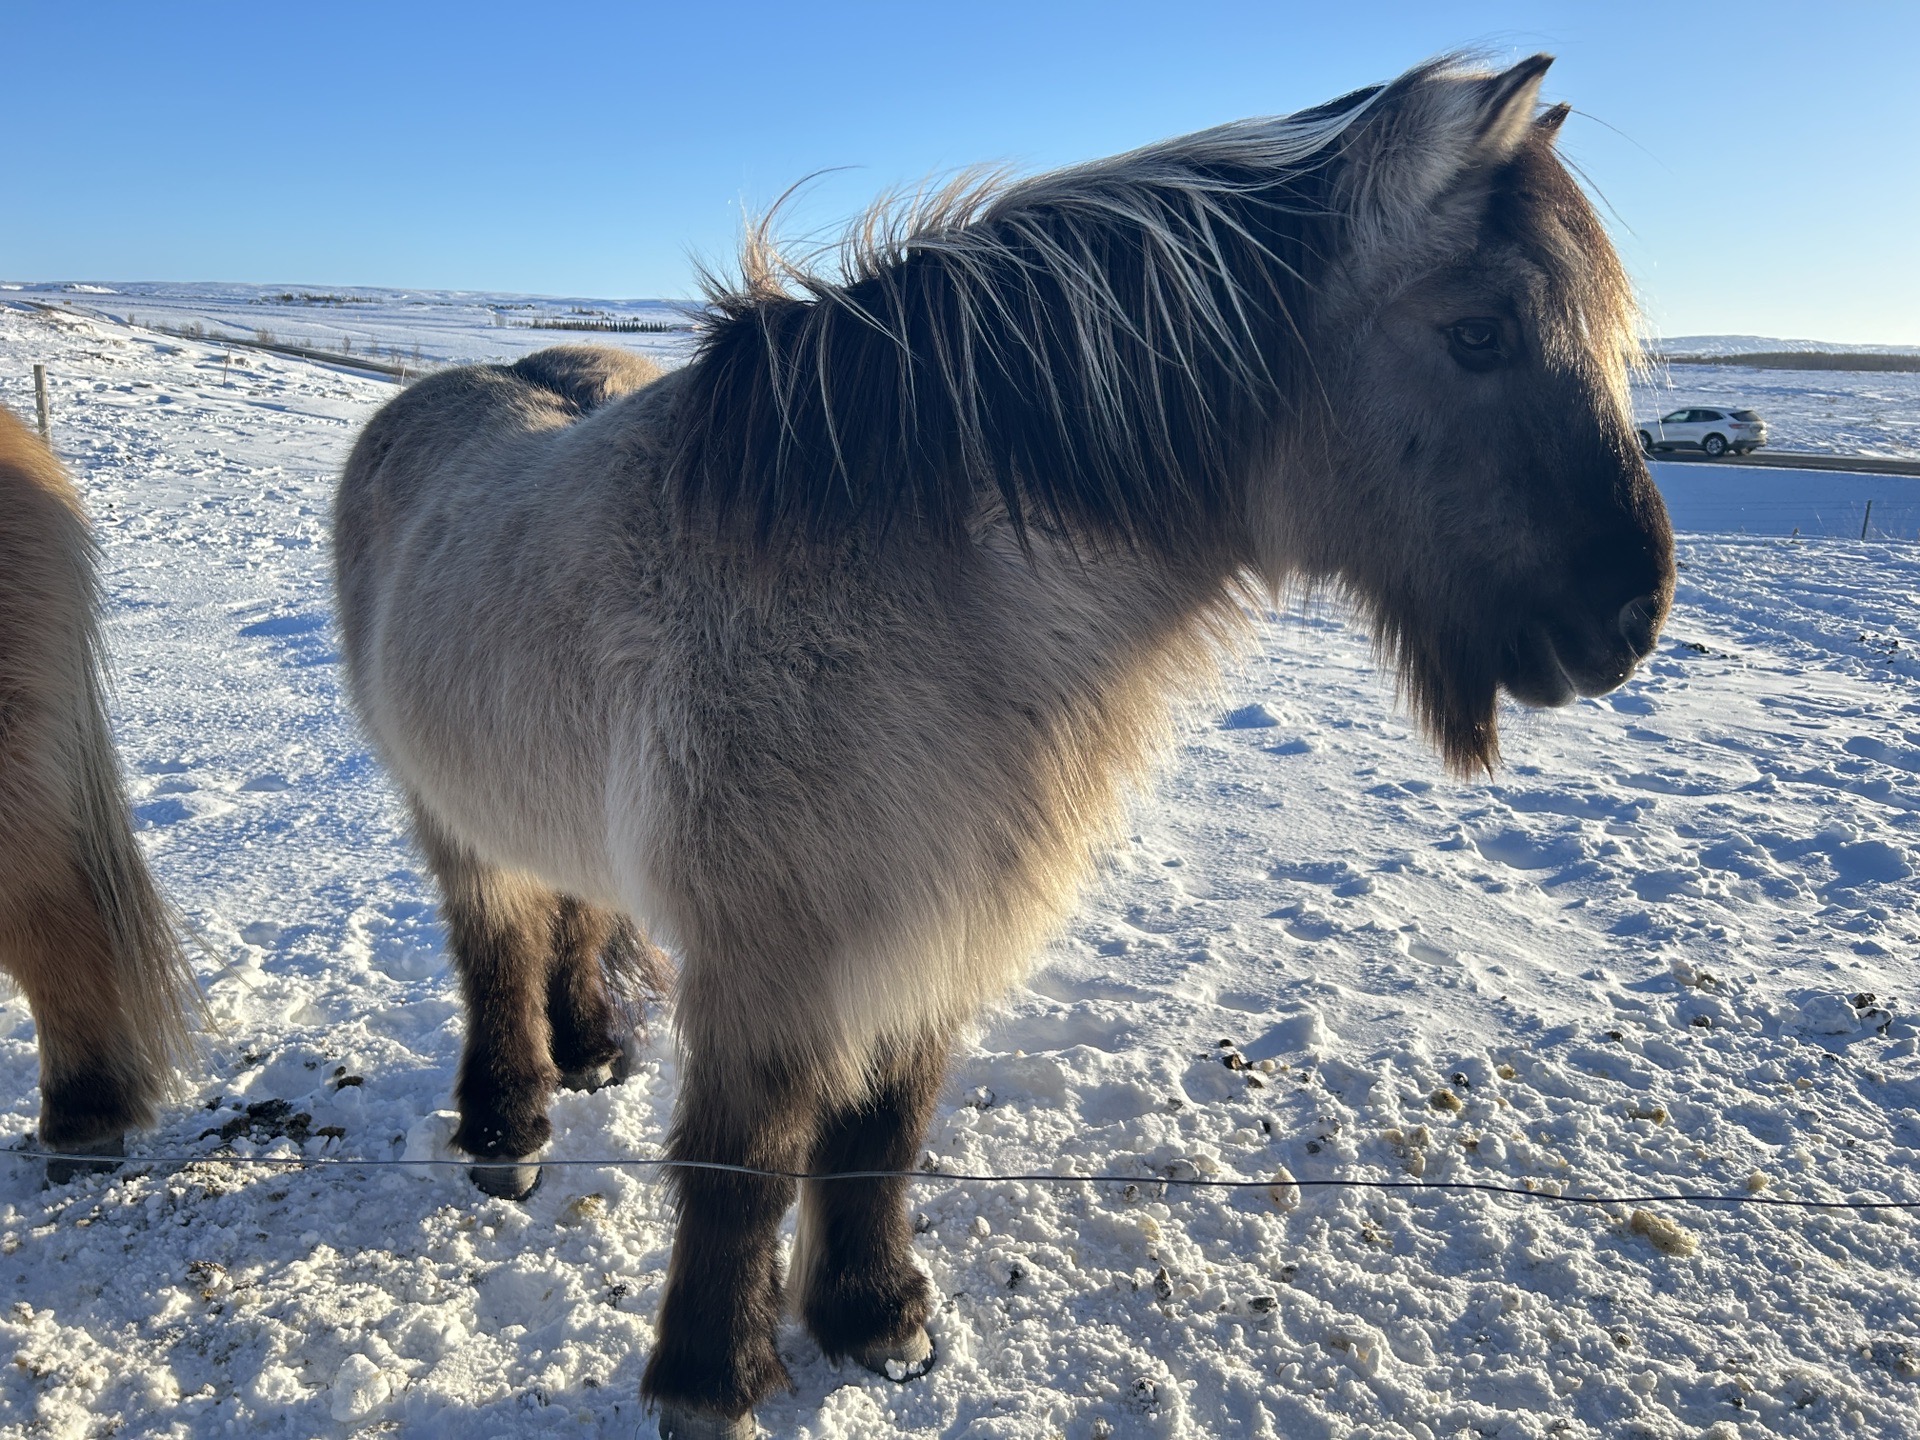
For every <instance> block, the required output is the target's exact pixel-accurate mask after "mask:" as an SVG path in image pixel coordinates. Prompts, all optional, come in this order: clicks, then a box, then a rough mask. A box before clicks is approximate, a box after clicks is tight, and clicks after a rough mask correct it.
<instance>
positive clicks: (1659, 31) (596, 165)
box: [0, 0, 1920, 344]
mask: <svg viewBox="0 0 1920 1440" xmlns="http://www.w3.org/2000/svg"><path fill="white" fill-rule="evenodd" d="M0 37H3V38H4V44H5V48H6V53H7V63H6V67H5V69H6V73H5V75H4V77H0V133H3V134H4V135H5V136H6V143H7V147H8V153H9V156H10V161H11V163H10V164H9V166H8V169H7V175H6V183H7V184H8V185H9V186H11V187H12V188H13V192H14V193H13V196H12V198H11V199H10V200H9V201H8V202H7V203H5V204H3V205H0V276H5V277H6V278H10V279H22V280H26V279H40V280H47V279H88V280H114V279H120V280H152V279H173V280H247V281H259V282H266V283H277V282H286V283H300V284H325V285H356V284H358V285H374V284H382V285H397V286H419V287H435V288H473V289H498V290H515V291H525V292H533V293H543V294H561V295H596V296H608V297H641V296H683V295H686V294H688V293H689V292H690V290H691V286H692V264H691V257H694V256H700V257H705V258H708V259H720V260H724V259H725V258H726V257H727V256H728V255H729V254H730V253H731V252H732V249H733V246H734V243H735V239H736V237H737V235H738V233H739V228H740V225H741V217H742V214H743V211H754V210H758V209H761V208H763V207H765V206H766V205H767V204H768V203H769V202H771V201H772V200H773V199H774V198H775V197H777V196H778V195H779V194H780V193H781V192H782V191H783V190H784V189H785V188H786V187H787V186H788V185H789V184H790V183H791V182H793V181H794V180H796V179H799V178H800V177H802V176H805V175H807V174H809V173H812V172H815V171H820V170H825V169H829V168H832V167H845V168H835V169H833V173H831V174H828V175H825V176H823V177H822V178H821V179H820V180H819V181H818V182H817V183H815V184H814V185H813V186H812V187H811V188H810V189H809V191H808V193H807V194H806V196H805V197H804V199H803V200H802V201H801V202H800V204H799V205H798V206H797V207H796V208H795V210H794V212H793V213H794V223H795V228H798V229H801V230H805V229H807V228H809V227H820V228H826V227H829V226H831V225H832V224H833V223H834V222H836V221H837V220H839V219H841V218H844V217H845V216H847V215H849V214H850V213H852V212H853V211H855V210H857V209H858V208H859V206H860V205H861V204H862V203H864V202H865V201H866V200H867V199H868V198H869V197H871V196H872V195H873V194H874V193H875V192H877V191H879V190H881V189H884V188H886V187H888V186H891V185H898V184H903V183H904V184H911V183H912V182H914V181H915V180H917V179H919V178H921V177H923V176H925V175H927V174H930V173H937V172H940V171H944V170H950V169H952V168H954V167H957V166H961V165H965V164H969V163H973V162H979V161H1008V162H1012V163H1014V164H1016V165H1019V166H1022V167H1026V168H1036V167H1044V166H1050V165H1056V164H1062V163H1066V162H1069V161H1073V160H1078V159H1084V158H1088V157H1091V156H1095V155H1099V154H1103V153H1109V152H1112V151H1115V150H1120V149H1125V148H1127V147H1130V146H1133V145H1137V144H1140V143H1143V142H1145V141H1148V140H1153V139H1157V138H1160V137H1162V136H1165V135H1169V134H1174V133H1178V132H1180V131H1183V130H1190V129H1194V128H1197V127H1199V126H1203V125H1208V124H1212V123H1215V122H1218V121H1221V120H1225V119H1229V118H1233V117H1237V116H1242V115H1250V114H1271V113H1277V112H1282V111H1286V110H1290V109H1296V108H1298V107H1300V106H1302V105H1307V104H1311V103H1313V102H1315V101H1318V100H1322V99H1325V98H1328V97H1329V96H1332V95H1334V94H1337V93H1339V92H1341V91H1344V90H1348V89H1351V88H1353V87H1354V86H1356V85H1360V84H1364V83H1366V82H1368V81H1373V80H1379V79H1385V78H1387V77H1389V76H1391V75H1393V74H1395V73H1396V72H1398V71H1399V70H1401V69H1403V68H1405V67H1406V66H1407V65H1409V64H1411V63H1413V62H1415V61H1417V60H1419V59H1421V58H1423V57H1425V56H1427V55H1430V54H1432V53H1434V52H1436V51H1440V50H1444V49H1448V48H1453V47H1459V46H1463V45H1466V46H1479V47H1484V48H1485V49H1487V50H1488V51H1490V52H1491V53H1492V54H1494V55H1495V56H1497V57H1499V58H1517V57H1519V56H1522V55H1525V54H1530V53H1532V52H1533V51H1535V50H1549V51H1552V52H1554V53H1555V54H1557V55H1558V56H1559V57H1560V59H1559V63H1558V64H1557V65H1556V66H1555V67H1554V69H1553V71H1552V73H1551V74H1550V75H1549V76H1548V78H1547V86H1546V94H1547V96H1548V98H1550V99H1566V100H1570V101H1572V102H1573V104H1574V105H1575V106H1576V107H1577V110H1578V112H1579V113H1577V114H1576V115H1575V117H1574V118H1573V119H1572V120H1571V121H1570V122H1569V123H1568V125H1567V128H1566V131H1565V140H1564V149H1565V150H1566V152H1567V153H1568V154H1569V156H1570V157H1571V158H1572V159H1574V160H1576V161H1577V162H1578V163H1579V164H1580V165H1581V167H1582V168H1583V169H1584V171H1585V172H1586V174H1587V175H1588V176H1589V177H1590V178H1591V180H1592V182H1593V184H1594V185H1595V187H1596V188H1597V189H1598V191H1599V192H1600V193H1601V194H1602V195H1603V197H1604V198H1605V200H1606V201H1607V202H1608V204H1609V205H1610V206H1611V208H1612V210H1613V212H1615V215H1616V218H1615V220H1614V222H1613V223H1614V226H1615V234H1616V236H1617V238H1618V240H1619V242H1620V245H1621V248H1622V251H1623V253H1624V254H1625V256H1626V258H1627V261H1628V264H1629V266H1630V268H1631V269H1632V271H1633V273H1634V275H1635V277H1636V279H1637V280H1638V282H1639V284H1640V286H1641V290H1642V293H1643V296H1644V298H1645V301H1646V305H1647V310H1648V314H1649V317H1650V319H1651V321H1652V322H1653V324H1654V326H1655V328H1656V330H1657V331H1658V332H1660V333H1664V334H1669V335H1678V334H1699V333H1714V332H1722V333H1724V332H1739V333H1752V334H1768V335H1780V336H1797V337H1810V338H1818V339H1827V340H1846V341H1856V342H1883V343H1905V344H1920V103H1916V101H1915V99H1914V94H1915V88H1914V81H1915V75H1916V73H1917V72H1920V5H1916V4H1911V3H1904V0H1902V3H1895V0H1889V3H1879V4H1876V3H1870V0H1852V3H1833V4H1824V5H1817V6H1816V5H1812V4H1787V3H1781V0H1751V3H1744V4H1692V5H1689V4H1670V5H1644V4H1556V3H1538V0H1536V3H1532V4H1507V3H1459V4H1443V3H1424V4H1366V3H1354V4H1341V5H1335V4H1331V3H1320V4H1312V5H1300V4H1289V3H1270V4H1237V3H1236V4H1219V5H1208V4H1194V3H1177V4H1176V3H1167V0H1162V3H1157V4H1152V5H1148V4H1135V3H1130V0H1112V3H1105V4H1097V5H1096V4H1086V5H1082V4H1049V3H1046V0H1028V3H1024V4H1019V3H1001V0H966V3H960V0H948V3H943V4H920V5H905V4H900V5H881V4H848V3H835V0H818V3H815V4H813V5H808V6H796V5H793V4H790V3H789V4H780V5H771V4H764V3H760V0H725V3H720V4H707V5H700V4H687V3H679V4H675V5H673V6H671V7H668V6H655V5H648V4H625V5H600V4H594V5H564V4H554V3H549V4H546V5H529V4H526V3H524V0H522V3H517V4H511V5H508V4H493V3H488V0H469V3H465V4H460V5H443V4H429V3H416V4H409V3H404V0H389V3H384V4H377V5H373V4H353V3H329V4H324V5H322V4H310V5H298V4H287V3H275V0H255V3H248V4H236V5H224V4H171V5H157V4H152V3H141V4H110V3H86V0H72V3H52V0H35V3H23V0H0Z"/></svg>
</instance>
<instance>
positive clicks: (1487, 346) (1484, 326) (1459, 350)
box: [1447, 320, 1506, 370]
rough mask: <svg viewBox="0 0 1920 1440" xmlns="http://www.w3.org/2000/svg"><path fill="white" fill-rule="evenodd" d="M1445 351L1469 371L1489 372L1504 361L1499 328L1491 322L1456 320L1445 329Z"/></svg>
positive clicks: (1494, 322)
mask: <svg viewBox="0 0 1920 1440" xmlns="http://www.w3.org/2000/svg"><path fill="white" fill-rule="evenodd" d="M1447 349H1448V350H1449V351H1451V352H1452V354H1453V358H1454V359H1455V360H1457V361H1458V362H1459V363H1460V364H1461V365H1463V366H1465V367H1466V368H1467V369H1469V370H1491V369H1493V368H1494V366H1496V365H1498V364H1500V362H1501V361H1503V360H1504V359H1506V355H1505V354H1504V352H1503V351H1502V350H1501V348H1500V326H1499V323H1498V322H1497V321H1493V320H1456V321H1454V322H1453V324H1451V325H1449V326H1448V327H1447Z"/></svg>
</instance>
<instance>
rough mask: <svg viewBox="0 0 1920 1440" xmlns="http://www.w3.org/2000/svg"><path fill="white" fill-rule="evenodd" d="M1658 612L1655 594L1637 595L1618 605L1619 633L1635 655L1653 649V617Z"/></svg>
mask: <svg viewBox="0 0 1920 1440" xmlns="http://www.w3.org/2000/svg"><path fill="white" fill-rule="evenodd" d="M1659 613H1660V601H1659V598H1658V597H1657V596H1653V595H1638V596H1635V597H1634V598H1633V599H1631V600H1629V601H1628V602H1627V603H1626V604H1624V605H1622V606H1621V607H1620V617H1619V621H1618V623H1619V626H1620V634H1621V636H1622V637H1623V638H1624V639H1625V640H1626V642H1627V644H1628V645H1629V646H1630V647H1632V650H1633V653H1634V654H1635V655H1645V654H1646V653H1647V652H1648V651H1650V650H1651V649H1653V632H1654V617H1655V616H1656V615H1658V614H1659Z"/></svg>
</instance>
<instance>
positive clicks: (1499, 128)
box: [1474, 55, 1553, 156]
mask: <svg viewBox="0 0 1920 1440" xmlns="http://www.w3.org/2000/svg"><path fill="white" fill-rule="evenodd" d="M1551 64H1553V56H1551V55H1533V56H1530V57H1528V58H1527V59H1525V60H1522V61H1521V62H1520V63H1519V64H1518V65H1515V66H1514V67H1513V68H1512V69H1511V70H1507V71H1503V72H1502V73H1501V74H1498V75H1495V76H1493V77H1492V78H1491V79H1489V80H1487V81H1485V82H1484V83H1485V85H1486V90H1485V92H1484V94H1483V96H1482V98H1481V101H1480V126H1479V133H1478V134H1477V135H1476V136H1475V137H1474V138H1475V139H1476V140H1477V141H1478V142H1479V144H1480V146H1481V147H1482V149H1483V151H1486V152H1491V153H1492V154H1495V155H1502V156H1504V155H1508V154H1511V153H1512V152H1513V150H1514V149H1515V148H1517V147H1518V146H1519V144H1520V142H1521V140H1522V139H1524V138H1525V136H1526V133H1527V126H1529V125H1530V124H1532V123H1533V112H1534V107H1535V106H1537V105H1538V104H1539V103H1540V81H1541V80H1542V78H1544V77H1545V75H1546V73H1547V67H1548V66H1549V65H1551Z"/></svg>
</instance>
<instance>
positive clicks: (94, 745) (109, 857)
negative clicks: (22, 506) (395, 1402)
mask: <svg viewBox="0 0 1920 1440" xmlns="http://www.w3.org/2000/svg"><path fill="white" fill-rule="evenodd" d="M85 544H86V548H87V550H88V552H91V551H92V549H93V543H92V539H91V537H87V539H86V541H85ZM86 558H87V560H88V561H89V562H91V561H92V560H93V558H94V556H93V555H92V554H91V553H88V554H87V556H86ZM92 572H93V567H92V565H91V563H89V564H88V565H87V567H86V571H85V573H86V574H87V575H88V576H89V581H88V588H89V591H90V592H91V593H89V594H88V596H87V610H86V621H85V645H84V651H85V653H84V654H83V655H82V656H81V657H80V658H81V661H82V667H81V668H82V671H83V674H84V676H85V681H84V684H83V686H82V687H81V688H80V691H79V693H78V694H76V695H74V696H73V697H72V714H71V725H72V731H71V733H72V740H71V742H70V743H71V744H72V750H71V752H70V753H71V756H72V763H73V766H74V772H73V786H72V795H73V801H74V808H75V813H74V816H73V827H74V834H75V837H76V848H77V857H76V858H77V859H78V860H79V862H80V868H81V871H82V873H83V874H84V875H85V876H86V880H87V886H88V889H89V890H90V891H91V892H92V896H93V900H94V904H95V905H96V906H97V907H98V909H99V914H100V921H101V924H102V926H103V927H104V929H105V930H106V934H107V940H108V946H109V950H110V953H111V957H112V964H113V968H114V973H115V978H116V980H117V981H118V982H119V985H120V989H121V998H122V1001H123V1003H124V1005H125V1008H126V1014H127V1017H128V1020H129V1026H128V1034H129V1037H130V1039H131V1042H132V1044H133V1046H134V1050H135V1053H134V1054H133V1055H131V1056H128V1057H125V1058H126V1059H127V1060H128V1061H130V1062H131V1064H130V1065H129V1067H128V1068H129V1069H130V1070H132V1071H133V1073H135V1074H138V1075H141V1076H142V1077H144V1078H143V1082H142V1083H141V1084H140V1086H139V1087H138V1088H139V1089H140V1090H141V1091H142V1092H143V1093H141V1094H140V1095H139V1096H138V1097H137V1103H139V1105H140V1108H142V1109H146V1108H147V1107H148V1106H150V1105H151V1104H152V1103H154V1102H156V1101H158V1100H160V1099H161V1098H163V1097H164V1096H165V1095H166V1094H167V1093H169V1092H170V1091H172V1090H173V1088H174V1086H175V1083H176V1080H175V1077H176V1075H177V1073H178V1071H179V1069H180V1068H181V1067H182V1066H184V1065H185V1064H187V1063H188V1062H189V1061H191V1060H192V1059H193V1057H194V1050H195V1047H194V1041H193V1032H194V1029H195V1026H196V1024H197V1023H198V1022H199V1021H200V1020H202V1019H204V1003H203V1001H202V998H201V995H200V988H199V985H198V984H197V982H196V981H195V979H194V975H193V968H192V966H191V965H190V964H189V963H188V961H187V954H186V948H185V946H184V944H183V943H182V940H181V932H182V926H181V924H180V919H179V916H178V915H177V914H176V912H175V911H174V908H173V907H172V906H171V905H170V904H169V903H168V902H167V900H166V899H165V897H164V896H162V895H161V893H160V890H159V887H158V886H157V885H155V883H154V880H153V875H152V873H151V872H150V871H149V870H148V868H147V863H146V860H145V858H144V857H143V856H142V855H141V853H140V846H139V842H137V841H136V840H135V839H134V836H133V820H132V816H131V814H130V813H129V811H128V808H127V797H126V787H125V785H124V783H123V779H122V775H121V770H120V759H119V755H118V752H116V751H115V749H114V745H113V731H112V727H111V726H110V724H109V722H108V719H107V683H106V650H105V645H104V637H103V636H102V634H101V628H100V619H101V614H100V603H99V596H98V593H97V589H96V587H95V586H94V585H93V583H92V580H91V575H92Z"/></svg>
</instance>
